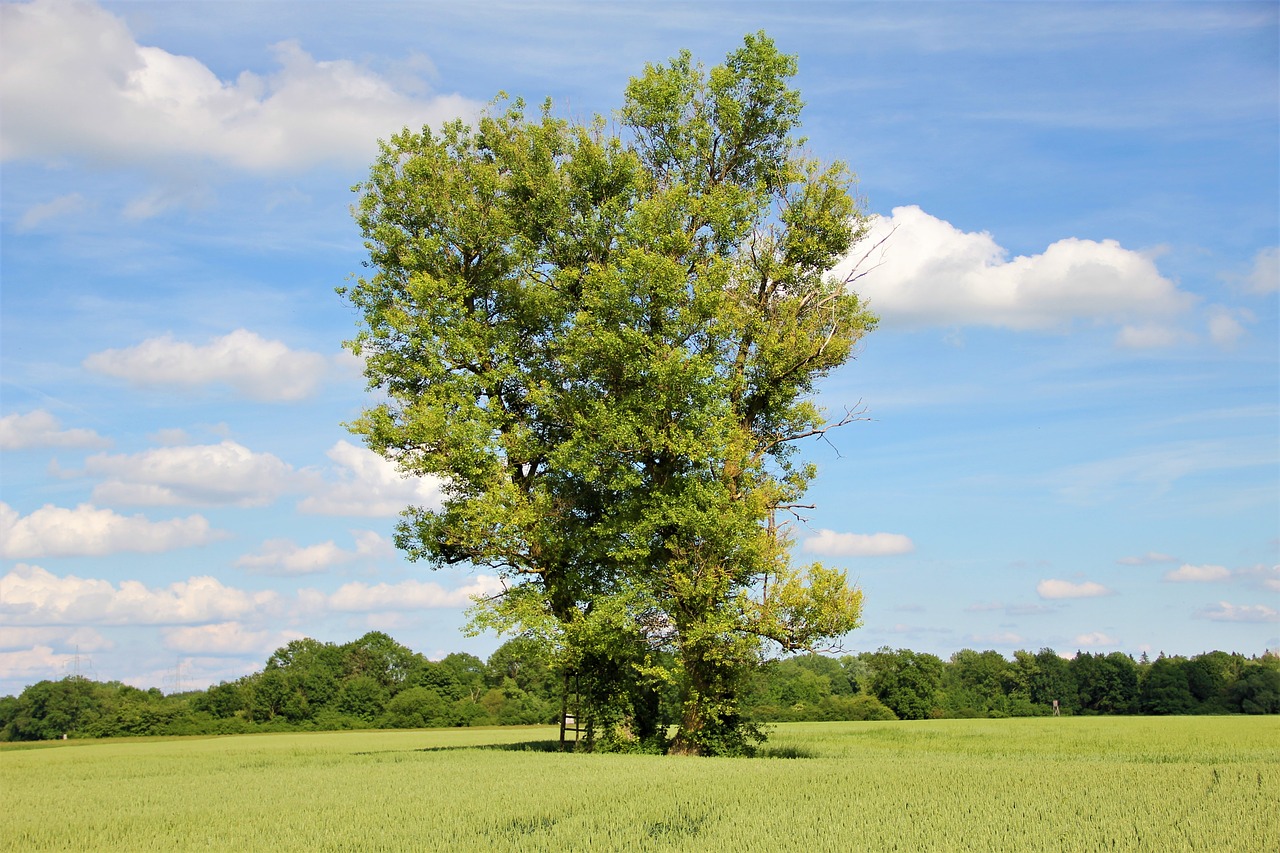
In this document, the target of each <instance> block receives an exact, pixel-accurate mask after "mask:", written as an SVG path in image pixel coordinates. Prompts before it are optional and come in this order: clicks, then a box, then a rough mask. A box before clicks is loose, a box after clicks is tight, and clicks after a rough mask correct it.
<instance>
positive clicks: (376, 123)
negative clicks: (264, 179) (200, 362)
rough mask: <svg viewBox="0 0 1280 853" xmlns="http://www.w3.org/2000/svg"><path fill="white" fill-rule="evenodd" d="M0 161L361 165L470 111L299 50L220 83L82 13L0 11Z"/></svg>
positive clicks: (200, 67) (450, 98)
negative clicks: (391, 143) (395, 141)
mask: <svg viewBox="0 0 1280 853" xmlns="http://www.w3.org/2000/svg"><path fill="white" fill-rule="evenodd" d="M0 34H2V36H3V42H2V47H3V50H0V57H2V59H0V101H2V102H3V107H4V113H5V120H4V124H3V125H2V126H0V155H2V156H3V158H4V159H13V158H18V157H29V158H40V159H48V160H53V159H56V158H59V157H66V156H83V157H87V158H90V159H92V160H95V161H98V162H104V163H109V164H117V163H118V164H126V165H142V166H144V167H145V166H150V165H152V164H154V163H156V162H157V161H159V162H164V161H167V160H172V159H173V158H178V157H181V158H189V159H208V160H213V161H215V162H218V163H223V164H227V165H230V166H234V167H237V168H241V169H247V170H280V169H288V170H296V169H303V168H308V167H310V166H313V165H315V164H317V163H322V162H329V161H336V162H341V163H346V164H363V163H366V162H368V160H369V159H370V158H371V157H372V156H373V154H374V152H375V150H376V148H375V144H376V140H377V139H379V138H385V137H387V136H389V135H390V134H391V133H394V132H396V131H398V130H400V129H401V128H403V127H405V126H412V127H419V126H422V125H423V124H431V125H436V124H439V123H440V122H442V121H444V120H447V119H450V118H454V117H456V116H460V115H469V114H472V113H475V112H476V111H477V109H478V106H479V105H477V104H476V103H474V102H472V101H469V100H467V99H465V98H462V97H460V96H458V95H437V96H433V97H415V96H413V95H410V94H407V93H406V92H405V91H403V90H400V89H397V87H396V86H395V85H393V84H392V83H391V82H390V81H388V80H387V79H385V78H384V77H382V76H380V75H378V74H377V73H375V72H373V71H371V70H370V69H368V68H366V67H364V66H362V65H359V64H357V63H354V62H350V61H345V60H337V61H317V60H315V59H313V58H312V57H311V56H310V55H308V54H307V53H306V52H305V51H304V50H303V49H302V48H301V47H300V46H299V45H298V44H297V43H295V42H282V43H280V44H277V45H275V46H274V52H275V59H276V63H277V67H276V69H275V70H274V71H272V72H271V73H269V74H266V75H259V74H254V73H252V72H249V71H243V72H241V73H240V74H239V75H238V76H237V77H236V78H235V79H234V80H222V79H219V78H218V76H217V75H216V74H214V72H213V71H211V70H210V69H209V68H208V67H206V66H205V65H204V64H203V63H202V62H201V61H199V60H198V59H195V58H193V57H190V56H179V55H175V54H172V53H169V52H168V51H165V50H162V49H161V48H158V47H152V46H144V45H139V44H138V43H137V42H136V41H135V40H134V37H133V34H132V33H131V32H130V31H129V29H128V27H127V26H126V25H125V23H124V22H123V21H121V20H120V19H119V18H117V17H116V16H115V15H112V14H111V13H110V12H107V11H105V10H103V9H102V8H100V7H98V6H96V5H94V4H91V3H67V2H58V0H36V2H32V3H9V4H5V5H4V6H3V7H2V9H0Z"/></svg>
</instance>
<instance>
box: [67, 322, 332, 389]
mask: <svg viewBox="0 0 1280 853" xmlns="http://www.w3.org/2000/svg"><path fill="white" fill-rule="evenodd" d="M329 366H330V361H329V359H327V358H325V357H324V356H323V355H320V354H319V353H315V352H307V351H305V350H291V349H289V347H287V346H286V345H285V344H284V343H282V342H281V341H272V340H267V339H266V338H263V337H261V336H259V335H257V334H255V333H254V332H250V331H248V330H247V329H236V330H235V331H234V332H231V333H229V334H226V335H223V336H222V337H220V338H214V339H213V340H211V341H209V342H208V343H207V344H203V345H196V344H192V343H188V342H186V341H177V340H174V339H173V337H172V336H170V335H162V336H161V337H158V338H149V339H147V340H145V341H143V342H142V343H140V344H138V345H137V346H133V347H126V348H124V349H109V350H104V351H102V352H99V353H94V354H93V355H90V356H89V357H88V358H86V359H85V360H84V367H85V368H86V369H87V370H91V371H93V372H94V373H100V374H103V375H105V376H112V377H115V378H117V379H124V380H126V381H127V382H129V383H130V384H132V385H135V386H138V387H170V388H174V387H176V388H197V387H201V386H205V385H211V384H225V385H229V386H231V387H232V388H233V389H235V390H236V391H237V392H239V393H241V394H243V395H245V396H247V397H250V398H251V399H254V400H260V401H263V402H271V403H281V402H291V401H295V400H301V399H303V398H305V397H308V396H310V395H311V394H312V393H314V392H315V390H316V388H318V387H319V385H320V382H321V380H323V379H324V377H325V376H326V375H327V374H328V372H329Z"/></svg>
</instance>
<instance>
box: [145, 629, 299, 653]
mask: <svg viewBox="0 0 1280 853" xmlns="http://www.w3.org/2000/svg"><path fill="white" fill-rule="evenodd" d="M302 636H303V635H302V634H299V633H297V632H296V631H269V630H261V631H259V630H254V629H252V628H249V627H246V626H245V625H243V624H241V623H240V622H218V623H215V624H213V625H190V626H183V627H179V628H166V629H164V630H163V631H162V632H161V641H162V642H163V644H164V647H165V648H166V649H168V650H170V651H173V652H178V653H180V654H192V655H203V656H210V657H227V656H230V657H235V656H239V655H254V656H256V657H263V656H266V655H268V654H270V653H271V652H273V651H275V650H276V649H278V648H280V647H281V646H283V645H286V644H287V643H288V642H289V641H291V640H297V639H301V637H302Z"/></svg>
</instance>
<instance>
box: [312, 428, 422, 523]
mask: <svg viewBox="0 0 1280 853" xmlns="http://www.w3.org/2000/svg"><path fill="white" fill-rule="evenodd" d="M327 455H328V457H329V458H330V459H331V460H333V461H334V462H335V463H337V465H338V466H339V471H338V480H337V482H330V483H327V484H325V485H324V486H323V487H322V488H321V489H320V490H319V491H318V492H317V493H315V494H313V495H311V496H310V497H308V498H306V499H304V500H303V501H302V502H300V503H299V504H298V509H299V510H301V511H302V512H307V513H314V514H316V515H354V516H367V517H375V516H394V515H399V514H400V513H401V512H402V511H403V510H404V509H405V508H406V507H408V506H411V505H412V506H421V507H426V508H429V509H438V508H439V507H440V505H441V503H440V501H441V495H440V480H439V479H437V478H435V477H406V476H404V475H403V474H402V473H401V472H400V469H399V468H397V467H396V464H395V463H394V462H391V461H389V460H387V459H384V458H382V457H381V456H379V455H378V454H376V453H374V452H373V451H372V450H369V449H368V448H365V447H357V446H356V445H354V444H352V443H350V442H349V441H339V442H338V443H337V444H335V445H334V446H333V447H331V448H329V452H328V454H327Z"/></svg>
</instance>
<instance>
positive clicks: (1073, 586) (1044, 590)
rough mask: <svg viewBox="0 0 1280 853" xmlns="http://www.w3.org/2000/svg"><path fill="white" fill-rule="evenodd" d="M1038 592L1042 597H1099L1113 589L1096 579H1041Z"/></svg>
mask: <svg viewBox="0 0 1280 853" xmlns="http://www.w3.org/2000/svg"><path fill="white" fill-rule="evenodd" d="M1036 592H1037V593H1039V595H1040V597H1041V598H1097V597H1098V596H1100V595H1110V594H1111V590H1109V589H1107V588H1106V587H1105V586H1103V585H1102V584H1100V583H1095V582H1094V581H1082V582H1081V583H1072V582H1071V581H1063V580H1055V579H1049V580H1042V581H1040V583H1038V584H1036Z"/></svg>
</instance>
